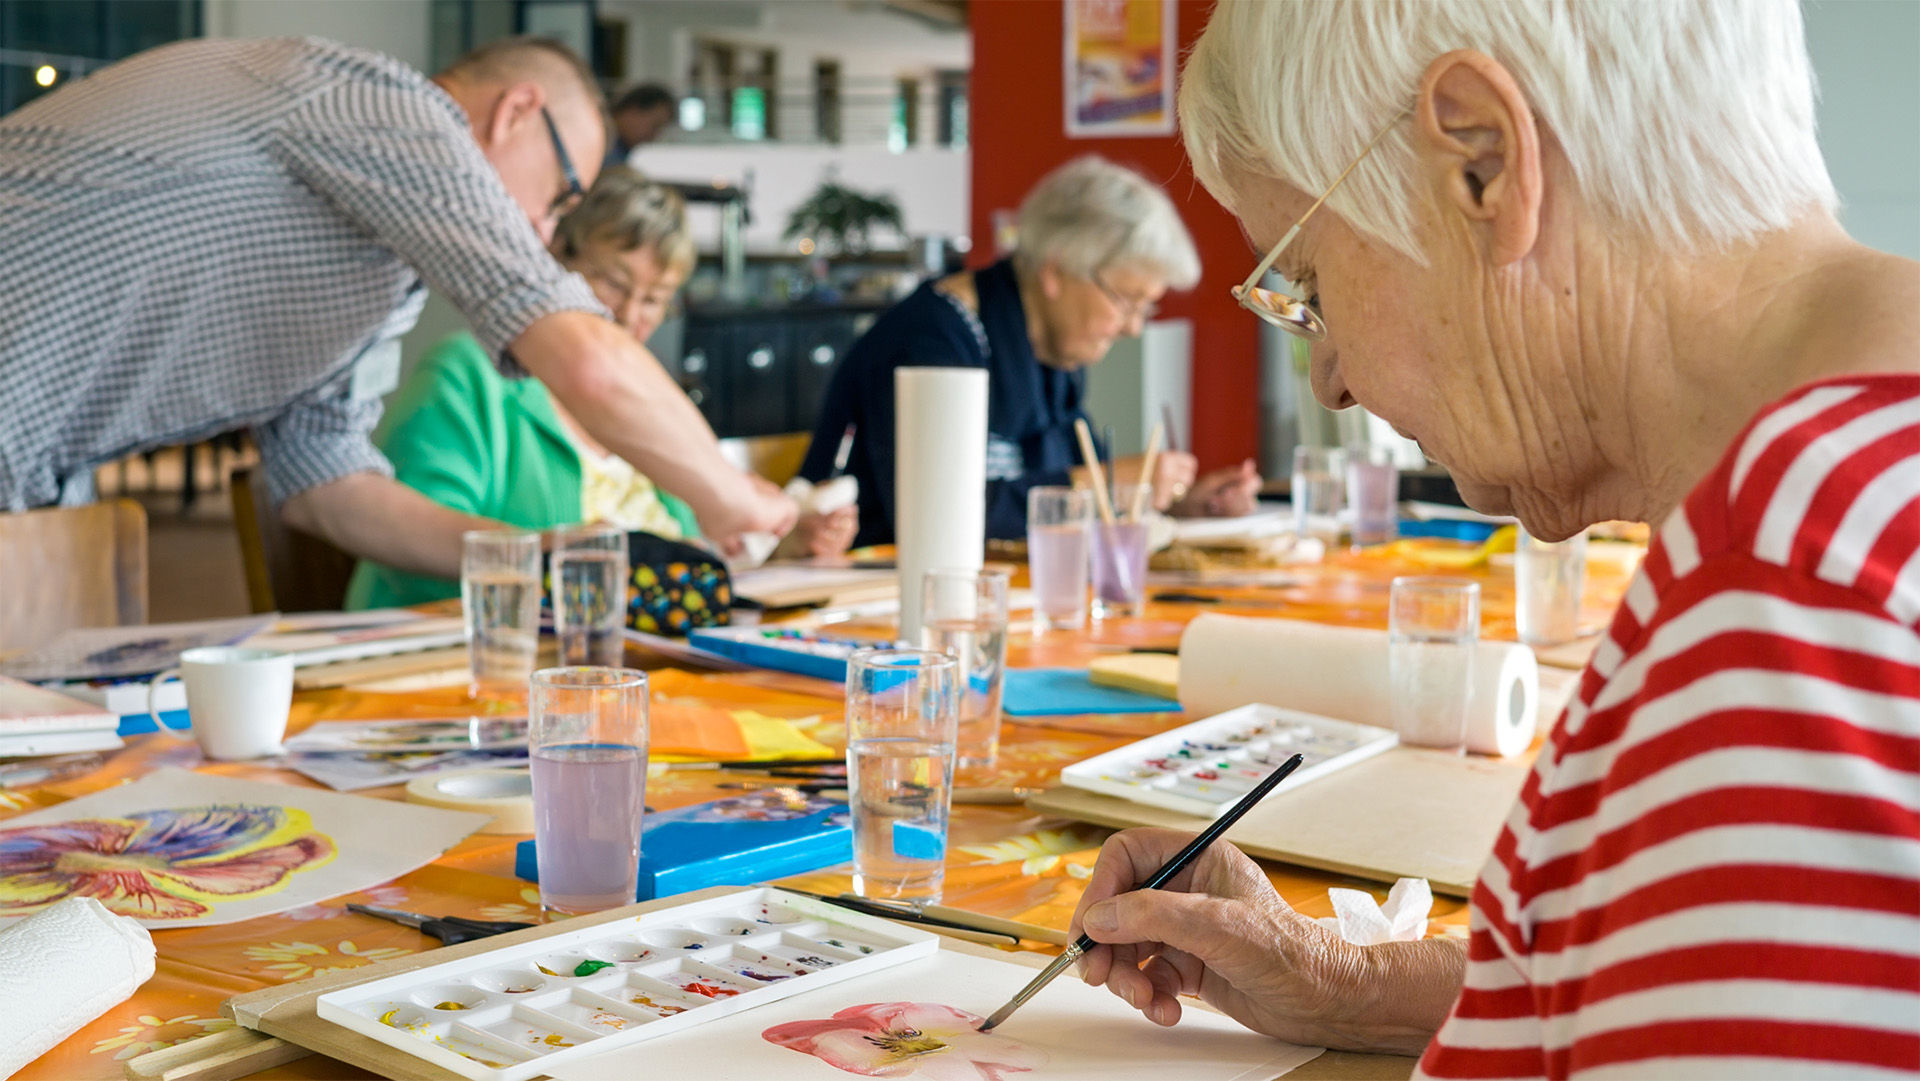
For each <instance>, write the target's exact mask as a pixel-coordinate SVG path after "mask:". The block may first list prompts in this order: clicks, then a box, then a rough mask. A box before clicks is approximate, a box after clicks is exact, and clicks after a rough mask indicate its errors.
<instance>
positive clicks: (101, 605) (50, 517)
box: [0, 499, 147, 653]
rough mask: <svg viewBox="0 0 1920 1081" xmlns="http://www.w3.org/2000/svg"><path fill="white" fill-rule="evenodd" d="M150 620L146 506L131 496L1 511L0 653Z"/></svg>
mask: <svg viewBox="0 0 1920 1081" xmlns="http://www.w3.org/2000/svg"><path fill="white" fill-rule="evenodd" d="M146 621H147V512H146V511H145V510H144V509H142V508H141V506H140V504H138V503H135V502H134V501H132V500H131V499H116V500H113V501H111V502H106V503H94V504H91V505H88V506H84V507H49V508H47V509H45V510H30V511H25V512H22V513H19V514H0V653H12V652H15V651H17V650H23V649H27V648H29V647H31V646H34V645H37V644H40V643H42V642H45V641H46V640H47V639H49V638H52V637H53V636H54V635H56V634H59V633H60V632H62V631H68V630H73V629H74V628H77V627H120V626H131V625H136V624H140V623H145V622H146Z"/></svg>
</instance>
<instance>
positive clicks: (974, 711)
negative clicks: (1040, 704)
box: [920, 570, 1007, 769]
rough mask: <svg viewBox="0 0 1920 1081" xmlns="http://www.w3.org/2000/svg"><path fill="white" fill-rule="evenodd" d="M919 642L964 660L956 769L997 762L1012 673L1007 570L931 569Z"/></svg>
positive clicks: (960, 674)
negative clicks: (1004, 700) (1006, 687)
mask: <svg viewBox="0 0 1920 1081" xmlns="http://www.w3.org/2000/svg"><path fill="white" fill-rule="evenodd" d="M920 611H921V612H922V613H923V615H922V623H921V628H920V644H921V645H922V646H923V647H925V648H927V649H929V650H932V651H933V652H935V653H945V654H947V655H948V656H950V657H952V658H953V659H954V660H955V661H958V662H959V670H958V671H957V672H956V673H955V678H956V679H958V680H959V686H960V721H959V724H958V726H957V734H956V736H955V739H954V754H955V760H954V766H955V768H957V769H975V768H980V769H985V768H991V767H992V766H993V760H994V758H995V757H996V756H997V755H998V754H999V751H1000V695H1001V690H1002V688H1003V685H1004V683H1005V679H1006V674H1007V572H1006V571H1000V570H979V571H973V570H931V571H928V572H927V577H926V579H925V588H924V589H923V590H922V592H921V607H920Z"/></svg>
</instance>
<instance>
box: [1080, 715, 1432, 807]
mask: <svg viewBox="0 0 1920 1081" xmlns="http://www.w3.org/2000/svg"><path fill="white" fill-rule="evenodd" d="M1399 742H1400V737H1399V736H1397V735H1395V734H1394V733H1393V732H1392V731H1391V730H1389V729H1385V728H1377V727H1375V726H1373V725H1370V724H1354V723H1353V722H1351V721H1340V720H1335V719H1333V718H1332V717H1322V716H1319V715H1317V714H1313V713H1301V712H1300V711H1298V710H1291V709H1281V708H1279V707H1278V706H1262V705H1252V706H1241V707H1240V708H1239V709H1232V710H1228V711H1227V712H1225V713H1222V714H1218V715H1217V716H1213V717H1208V718H1207V719H1205V720H1202V721H1195V722H1194V723H1192V724H1189V725H1182V726H1181V727H1179V728H1175V729H1173V730H1172V731H1169V732H1162V733H1160V734H1159V735H1157V736H1151V737H1149V738H1147V739H1143V740H1140V741H1139V742H1137V743H1129V744H1127V745H1126V746H1125V747H1121V748H1119V749H1117V750H1113V751H1108V752H1107V753H1106V754H1102V755H1096V756H1094V757H1093V758H1089V759H1087V760H1085V761H1083V762H1078V763H1075V764H1074V765H1071V766H1068V767H1066V768H1065V769H1062V770H1061V771H1060V781H1061V783H1063V784H1066V785H1068V786H1070V787H1073V788H1081V789H1085V790H1087V791H1089V792H1099V793H1102V794H1104V795H1108V796H1118V797H1120V798H1121V799H1124V800H1131V801H1132V802H1134V803H1140V804H1146V805H1148V806H1152V807H1164V808H1166V809H1167V810H1170V811H1179V812H1181V813H1182V814H1190V815H1199V816H1200V817H1202V818H1218V817H1219V816H1220V815H1221V814H1222V813H1223V812H1225V811H1226V809H1227V808H1228V807H1231V806H1233V803H1234V801H1235V800H1237V799H1239V798H1240V797H1241V796H1244V795H1246V794H1247V793H1248V792H1250V791H1252V790H1253V786H1254V785H1256V784H1259V783H1260V780H1261V778H1263V777H1265V776H1266V775H1267V774H1269V773H1272V772H1273V771H1274V769H1275V768H1276V767H1278V766H1279V765H1280V763H1282V762H1285V761H1286V760H1287V759H1288V758H1290V757H1292V756H1293V755H1295V754H1299V755H1303V756H1304V757H1305V759H1306V760H1305V761H1304V762H1303V763H1302V764H1301V766H1300V768H1299V769H1297V770H1295V771H1294V773H1293V775H1292V776H1291V777H1289V778H1288V779H1287V783H1286V788H1287V790H1288V791H1292V790H1294V789H1296V788H1299V787H1300V786H1301V785H1303V784H1306V783H1307V782H1309V781H1312V780H1314V779H1315V778H1317V777H1324V776H1326V775H1327V774H1329V773H1332V772H1333V771H1334V770H1337V769H1342V768H1344V767H1346V766H1350V765H1352V764H1354V763H1355V762H1359V761H1362V760H1363V759H1367V758H1371V757H1373V756H1374V755H1377V754H1379V753H1381V752H1382V751H1385V750H1388V749H1389V748H1391V747H1393V746H1394V745H1395V744H1397V743H1399Z"/></svg>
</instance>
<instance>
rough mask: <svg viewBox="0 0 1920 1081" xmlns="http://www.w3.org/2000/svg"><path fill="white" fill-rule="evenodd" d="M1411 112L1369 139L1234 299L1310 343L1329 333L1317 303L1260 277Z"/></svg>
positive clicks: (1398, 115)
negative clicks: (1273, 286)
mask: <svg viewBox="0 0 1920 1081" xmlns="http://www.w3.org/2000/svg"><path fill="white" fill-rule="evenodd" d="M1411 112H1413V107H1412V106H1408V107H1407V108H1404V109H1402V110H1400V111H1399V112H1397V113H1395V114H1394V115H1393V119H1392V120H1389V121H1387V125H1386V127H1383V128H1381V129H1380V131H1379V132H1378V133H1377V134H1376V135H1374V137H1373V138H1371V139H1369V140H1367V145H1366V146H1364V147H1362V148H1361V150H1360V156H1359V157H1357V158H1355V159H1353V161H1352V163H1351V164H1349V165H1348V166H1347V167H1346V168H1345V169H1342V170H1341V171H1340V175H1339V176H1336V177H1334V178H1333V183H1332V184H1329V185H1328V186H1327V190H1326V191H1325V192H1323V193H1321V196H1320V198H1318V199H1315V200H1314V201H1313V205H1312V206H1310V207H1308V208H1307V212H1306V213H1305V214H1302V215H1300V220H1299V221H1296V222H1294V223H1293V228H1291V229H1288V230H1287V232H1286V235H1285V236H1282V237H1281V238H1280V243H1278V244H1275V245H1274V246H1273V250H1272V251H1270V252H1268V253H1267V257H1266V258H1265V259H1262V260H1260V265H1259V266H1257V267H1254V268H1253V273H1251V274H1249V275H1247V280H1246V281H1244V282H1241V283H1240V284H1239V285H1236V286H1234V287H1233V299H1235V300H1237V301H1239V302H1240V306H1241V307H1242V308H1245V309H1247V310H1248V311H1250V312H1252V313H1253V314H1255V315H1257V316H1259V317H1260V318H1262V319H1265V320H1266V321H1267V322H1269V323H1272V324H1273V325H1274V326H1276V327H1279V328H1280V329H1281V330H1284V331H1287V332H1288V333H1290V334H1297V335H1299V336H1300V337H1302V338H1305V339H1307V340H1308V341H1310V342H1317V341H1320V340H1321V339H1323V338H1325V337H1326V336H1327V324H1326V323H1325V322H1324V321H1322V320H1321V318H1320V313H1319V312H1317V311H1315V310H1314V309H1313V305H1311V304H1309V303H1307V302H1306V301H1304V300H1300V299H1297V298H1295V297H1291V296H1288V295H1287V294H1285V293H1282V292H1280V291H1279V290H1277V289H1268V288H1266V287H1264V286H1262V285H1261V284H1260V279H1261V278H1264V277H1266V274H1267V271H1269V270H1272V269H1273V264H1274V263H1275V262H1278V261H1279V259H1280V253H1281V252H1283V251H1285V250H1287V245H1288V244H1291V243H1293V238H1294V237H1296V236H1298V235H1300V229H1301V227H1302V226H1304V225H1306V224H1307V219H1308V218H1311V217H1313V214H1314V211H1316V210H1319V209H1320V204H1322V203H1324V202H1326V201H1327V199H1328V197H1330V196H1331V195H1333V193H1334V192H1335V191H1336V190H1337V189H1338V188H1339V187H1340V182H1341V181H1343V180H1345V179H1346V178H1347V174H1349V173H1351V172H1353V171H1354V169H1356V168H1358V167H1359V165H1360V163H1361V162H1362V161H1365V160H1366V158H1367V155H1368V154H1370V153H1372V152H1373V148H1374V147H1376V146H1378V145H1379V144H1380V140H1382V139H1384V138H1386V137H1387V132H1390V131H1392V130H1393V127H1394V125H1395V124H1398V123H1400V121H1401V120H1403V119H1405V118H1406V116H1407V114H1408V113H1411Z"/></svg>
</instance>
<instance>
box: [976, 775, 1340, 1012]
mask: <svg viewBox="0 0 1920 1081" xmlns="http://www.w3.org/2000/svg"><path fill="white" fill-rule="evenodd" d="M1302 761H1303V758H1302V756H1300V755H1297V754H1296V755H1294V756H1293V757H1291V758H1289V759H1287V760H1286V761H1285V762H1282V763H1281V764H1280V765H1279V767H1277V768H1276V769H1275V770H1274V771H1273V772H1272V773H1269V774H1267V776H1266V777H1265V778H1263V779H1262V780H1261V781H1260V783H1259V784H1257V785H1254V786H1253V791H1251V792H1248V793H1247V794H1246V795H1244V796H1242V797H1240V799H1239V801H1238V802H1237V803H1235V804H1234V805H1233V806H1232V807H1230V808H1228V809H1227V811H1226V813H1224V814H1222V815H1221V816H1220V817H1219V818H1216V819H1214V820H1213V821H1212V822H1211V823H1209V824H1208V825H1207V828H1206V829H1203V830H1201V831H1200V833H1199V834H1198V835H1196V836H1194V837H1192V838H1182V839H1183V840H1185V841H1186V846H1185V847H1183V848H1181V849H1180V850H1179V851H1178V852H1175V853H1174V854H1173V855H1172V856H1170V857H1168V858H1167V860H1166V862H1164V863H1162V864H1161V865H1160V868H1159V869H1158V870H1156V871H1154V872H1153V873H1151V874H1149V875H1146V876H1145V877H1144V878H1141V877H1131V878H1128V879H1126V880H1125V885H1124V886H1119V887H1118V888H1116V889H1114V890H1113V892H1120V891H1121V890H1133V891H1138V893H1137V894H1136V896H1138V895H1148V894H1152V893H1154V892H1155V891H1156V890H1160V889H1162V888H1164V887H1166V886H1167V885H1168V884H1170V883H1172V882H1174V881H1176V880H1177V879H1179V878H1181V877H1182V875H1183V874H1184V872H1186V870H1187V868H1188V867H1189V866H1190V865H1192V864H1193V862H1194V861H1195V860H1197V859H1199V858H1200V857H1201V856H1203V855H1205V854H1206V853H1207V851H1208V849H1210V848H1211V847H1213V843H1214V842H1215V841H1218V840H1219V839H1220V836H1221V835H1222V834H1224V833H1226V832H1227V830H1229V829H1232V828H1233V824H1234V823H1235V822H1238V821H1240V818H1241V816H1243V815H1245V814H1246V813H1247V812H1248V811H1251V810H1252V809H1253V808H1254V806H1255V805H1256V804H1258V803H1259V802H1260V801H1261V800H1262V799H1264V798H1265V797H1266V795H1267V793H1269V792H1271V791H1273V790H1274V787H1275V786H1277V785H1278V784H1279V783H1280V782H1281V781H1284V780H1286V779H1287V776H1288V775H1289V774H1291V773H1292V772H1293V771H1294V770H1296V769H1299V768H1300V763H1301V762H1302ZM1109 845H1111V842H1109ZM1104 858H1105V850H1104V849H1103V850H1102V859H1103V861H1104ZM1241 858H1242V859H1245V858H1246V857H1245V856H1242V857H1241ZM1130 869H1131V868H1130ZM1089 885H1091V880H1090V881H1089ZM1268 888H1269V889H1271V888H1272V887H1268ZM1079 922H1080V921H1079V917H1078V915H1076V916H1075V918H1074V924H1075V926H1078V925H1079ZM1089 951H1093V952H1097V951H1098V946H1097V944H1096V943H1095V941H1094V939H1093V938H1092V937H1090V936H1089V934H1088V933H1087V931H1084V930H1083V931H1081V932H1080V934H1079V936H1078V937H1076V938H1075V939H1074V940H1073V944H1072V945H1070V946H1068V947H1067V949H1066V952H1065V953H1062V954H1061V955H1060V956H1059V957H1056V958H1054V959H1053V961H1052V962H1051V963H1050V964H1048V965H1047V967H1046V968H1044V969H1041V970H1040V975H1038V976H1035V977H1034V978H1033V980H1032V982H1030V983H1028V984H1027V985H1026V986H1025V987H1023V988H1021V989H1020V991H1019V992H1018V993H1017V994H1015V995H1014V996H1013V998H1012V999H1011V1000H1010V1001H1008V1002H1007V1004H1006V1005H1004V1006H1002V1007H1000V1008H999V1009H997V1010H995V1011H993V1014H992V1016H990V1017H988V1018H987V1019H986V1021H985V1022H984V1023H983V1024H981V1026H980V1031H982V1032H987V1031H990V1030H992V1029H993V1028H994V1027H995V1026H996V1025H999V1024H1000V1023H1001V1022H1002V1021H1005V1020H1006V1019H1007V1018H1008V1017H1011V1016H1012V1015H1013V1011H1015V1010H1017V1009H1019V1008H1020V1007H1021V1006H1022V1005H1023V1004H1025V1003H1026V1001H1027V1000H1028V999H1030V998H1032V997H1033V996H1034V995H1035V994H1037V993H1039V991H1040V989H1041V988H1043V987H1045V986H1046V985H1047V984H1048V983H1050V982H1052V980H1053V978H1054V977H1055V976H1058V975H1060V973H1062V972H1064V971H1066V969H1067V966H1069V965H1071V964H1073V963H1074V961H1075V960H1077V959H1079V958H1080V957H1081V956H1083V955H1085V954H1086V953H1088V952H1089ZM1128 1001H1129V1002H1131V1001H1132V1000H1131V999H1129V1000H1128ZM1174 1017H1175V1018H1176V1019H1177V1018H1178V1017H1179V1007H1178V1005H1177V1004H1176V1005H1175V1007H1174ZM1164 1023H1165V1024H1172V1022H1171V1021H1168V1022H1164Z"/></svg>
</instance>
